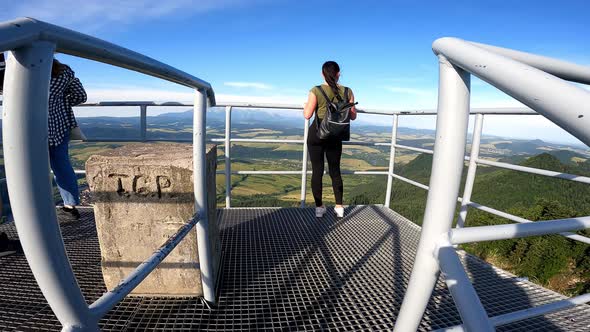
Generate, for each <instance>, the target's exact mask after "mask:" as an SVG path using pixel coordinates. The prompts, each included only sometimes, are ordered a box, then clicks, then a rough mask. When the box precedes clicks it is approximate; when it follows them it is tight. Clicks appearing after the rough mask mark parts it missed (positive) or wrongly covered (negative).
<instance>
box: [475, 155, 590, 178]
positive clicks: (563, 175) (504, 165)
mask: <svg viewBox="0 0 590 332" xmlns="http://www.w3.org/2000/svg"><path fill="white" fill-rule="evenodd" d="M477 163H478V164H482V165H487V166H493V167H499V168H505V169H510V170H513V171H519V172H525V173H531V174H538V175H544V176H549V177H553V178H559V179H564V180H570V181H575V182H581V183H586V184H590V178H589V177H586V176H581V175H575V174H568V173H561V172H554V171H548V170H544V169H538V168H533V167H526V166H520V165H514V164H509V163H503V162H499V161H491V160H485V159H481V158H479V157H478V159H477Z"/></svg>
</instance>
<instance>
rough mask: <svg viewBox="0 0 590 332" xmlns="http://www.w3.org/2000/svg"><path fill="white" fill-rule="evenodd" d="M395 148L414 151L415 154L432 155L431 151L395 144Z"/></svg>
mask: <svg viewBox="0 0 590 332" xmlns="http://www.w3.org/2000/svg"><path fill="white" fill-rule="evenodd" d="M395 147H396V148H398V149H404V150H410V151H416V152H420V153H426V154H433V153H434V151H433V150H428V149H421V148H415V147H412V146H407V145H401V144H396V145H395Z"/></svg>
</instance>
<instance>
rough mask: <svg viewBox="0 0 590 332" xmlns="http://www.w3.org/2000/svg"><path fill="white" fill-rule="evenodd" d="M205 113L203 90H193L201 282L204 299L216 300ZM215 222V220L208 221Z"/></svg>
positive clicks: (194, 168) (194, 153)
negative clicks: (209, 214) (208, 199)
mask: <svg viewBox="0 0 590 332" xmlns="http://www.w3.org/2000/svg"><path fill="white" fill-rule="evenodd" d="M206 114H207V95H206V91H203V90H195V106H194V112H193V179H194V191H195V210H196V214H197V215H199V216H200V218H199V222H198V223H197V227H196V229H197V241H198V249H199V266H200V270H201V282H202V284H203V298H204V299H205V300H206V301H207V302H209V303H215V271H213V251H212V248H211V241H210V236H209V222H210V220H209V218H208V217H209V216H208V213H207V210H208V209H207V207H208V204H207V151H206V145H205V140H206V135H207V130H206V128H205V123H206ZM211 222H215V220H211Z"/></svg>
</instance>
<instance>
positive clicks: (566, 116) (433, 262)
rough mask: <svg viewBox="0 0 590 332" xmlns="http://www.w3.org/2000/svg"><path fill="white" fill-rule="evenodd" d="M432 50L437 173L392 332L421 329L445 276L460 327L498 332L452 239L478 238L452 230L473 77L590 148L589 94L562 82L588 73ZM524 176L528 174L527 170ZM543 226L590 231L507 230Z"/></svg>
mask: <svg viewBox="0 0 590 332" xmlns="http://www.w3.org/2000/svg"><path fill="white" fill-rule="evenodd" d="M432 49H433V51H434V53H435V54H436V55H437V56H438V59H439V70H440V78H439V97H438V114H437V127H436V140H435V149H434V155H433V162H432V174H431V177H430V185H429V191H428V198H427V203H426V209H425V212H424V221H423V224H422V232H421V236H420V243H419V246H418V251H417V253H416V259H415V262H414V267H413V269H412V274H411V277H410V282H409V284H408V288H407V291H406V294H405V296H404V300H403V303H402V306H401V308H400V312H399V316H398V319H397V321H396V325H395V331H396V332H400V331H407V332H410V331H415V330H416V329H417V328H418V326H419V324H420V320H421V317H422V314H423V313H424V311H425V309H426V305H427V304H428V300H429V299H430V296H431V293H432V290H433V289H434V286H435V283H436V281H437V279H438V277H439V274H440V273H441V272H442V273H443V274H444V275H445V276H446V277H447V278H446V282H447V285H448V287H449V289H450V291H451V294H452V295H453V300H454V301H455V303H456V306H457V309H458V311H459V313H460V315H461V319H462V320H463V326H464V327H465V328H466V329H467V330H470V331H493V330H494V324H495V323H494V320H493V319H490V318H489V317H488V315H487V313H486V311H485V309H484V307H483V305H482V304H481V301H480V300H479V297H478V296H477V293H476V292H475V290H474V289H473V285H472V284H471V283H470V281H469V279H468V277H467V274H466V273H465V271H464V269H463V266H462V265H461V264H460V262H459V259H458V256H457V253H456V252H455V248H454V247H453V243H452V242H451V241H449V239H450V238H452V237H453V234H454V233H455V232H456V233H457V234H472V233H473V232H466V231H465V230H464V229H454V230H452V229H451V227H452V223H453V216H454V212H455V207H456V201H455V197H457V195H458V192H459V185H460V182H461V174H462V171H463V162H464V159H465V158H464V155H463V151H464V149H465V145H466V138H465V136H466V134H467V124H468V114H469V110H470V105H469V103H470V94H471V91H470V90H471V74H473V75H476V76H477V77H479V78H480V79H482V80H483V81H486V82H488V83H490V84H491V85H493V86H495V87H496V88H498V89H500V90H502V91H503V92H505V93H506V94H508V95H510V96H512V97H514V98H515V99H517V100H518V101H520V102H522V103H523V104H525V105H526V106H528V107H530V108H531V109H534V110H535V111H537V112H539V113H540V114H541V115H543V116H545V117H546V118H547V119H549V120H551V121H552V122H553V123H555V124H557V125H558V126H559V127H561V128H562V129H564V130H565V131H566V132H568V133H570V134H572V135H573V136H575V137H576V138H578V139H579V140H581V141H582V142H584V143H585V144H586V145H590V130H589V129H588V128H590V91H587V90H584V89H582V88H580V87H577V86H575V85H572V84H569V83H568V82H566V81H564V80H563V79H567V80H571V81H576V82H581V83H590V68H588V67H583V66H579V65H576V64H570V63H567V62H564V61H561V60H556V59H550V58H545V57H541V56H536V55H531V54H527V53H524V52H519V51H512V50H507V49H503V48H497V47H494V46H489V45H483V44H474V43H470V42H467V41H464V40H461V39H458V38H449V37H447V38H440V39H437V40H436V41H435V42H434V43H433V44H432ZM556 75H557V76H559V77H557V76H556ZM560 77H561V78H560ZM562 78H563V79H562ZM482 120H483V114H478V115H477V117H476V123H475V130H474V137H476V134H475V133H476V132H479V133H481V123H482ZM474 141H475V139H474ZM477 144H479V138H478V143H477ZM479 162H480V163H481V160H479ZM484 162H485V161H484ZM477 163H478V151H474V150H473V149H472V151H471V156H470V164H469V169H468V173H467V181H466V186H465V187H466V190H465V194H464V196H463V199H462V202H461V204H462V205H461V211H460V217H459V222H458V225H459V226H461V222H462V220H464V216H465V215H464V213H465V212H466V208H467V207H468V206H470V205H471V206H473V203H472V202H470V199H471V198H470V196H471V188H472V186H473V179H474V177H475V169H476V165H477ZM503 166H505V165H503ZM512 168H514V167H512ZM519 170H521V171H524V169H522V168H520V169H519ZM545 175H547V174H545ZM555 175H556V174H552V176H555ZM490 212H491V211H490ZM519 222H520V221H519ZM537 224H538V225H537ZM543 225H545V226H546V227H547V228H548V229H549V231H547V228H546V229H545V231H547V232H546V233H547V234H549V233H562V232H567V231H575V230H578V229H580V228H587V227H588V225H589V224H588V223H587V222H586V223H584V224H583V225H581V226H580V225H579V224H577V223H571V222H570V223H566V222H547V223H523V224H518V225H516V226H515V225H512V226H510V227H515V228H519V227H520V228H526V229H527V230H529V229H540V228H541V226H543ZM560 226H563V227H560ZM500 230H501V227H500V226H488V228H485V229H481V231H484V232H497V231H500ZM473 231H476V230H473ZM530 234H533V233H532V232H531V233H530ZM516 236H517V234H516V233H515V232H504V233H502V234H501V236H499V237H496V238H495V239H499V238H502V239H507V238H513V237H516ZM477 240H478V239H477V238H476V237H471V238H469V239H466V240H465V242H474V241H477ZM556 307H557V306H556ZM532 312H537V313H538V312H540V311H538V310H537V311H535V310H533V311H530V312H528V313H527V312H519V313H518V315H517V316H519V317H520V319H524V318H528V317H531V313H532Z"/></svg>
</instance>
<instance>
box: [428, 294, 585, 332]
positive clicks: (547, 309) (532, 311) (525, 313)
mask: <svg viewBox="0 0 590 332" xmlns="http://www.w3.org/2000/svg"><path fill="white" fill-rule="evenodd" d="M588 302H590V294H584V295H580V296H576V297H572V298H569V299H565V300H561V301H556V302H551V303H547V304H543V305H540V306H538V307H533V308H528V309H523V310H519V311H515V312H509V313H507V314H503V315H500V316H495V317H491V318H490V321H491V322H492V324H493V325H494V326H502V325H506V324H510V323H514V322H517V321H520V320H524V319H528V318H533V317H537V316H541V315H547V314H550V313H553V312H556V311H561V310H566V309H570V308H573V307H575V306H577V305H580V304H584V303H588ZM463 331H465V329H464V326H463V325H456V326H453V327H448V328H444V329H440V330H437V332H463Z"/></svg>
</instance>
